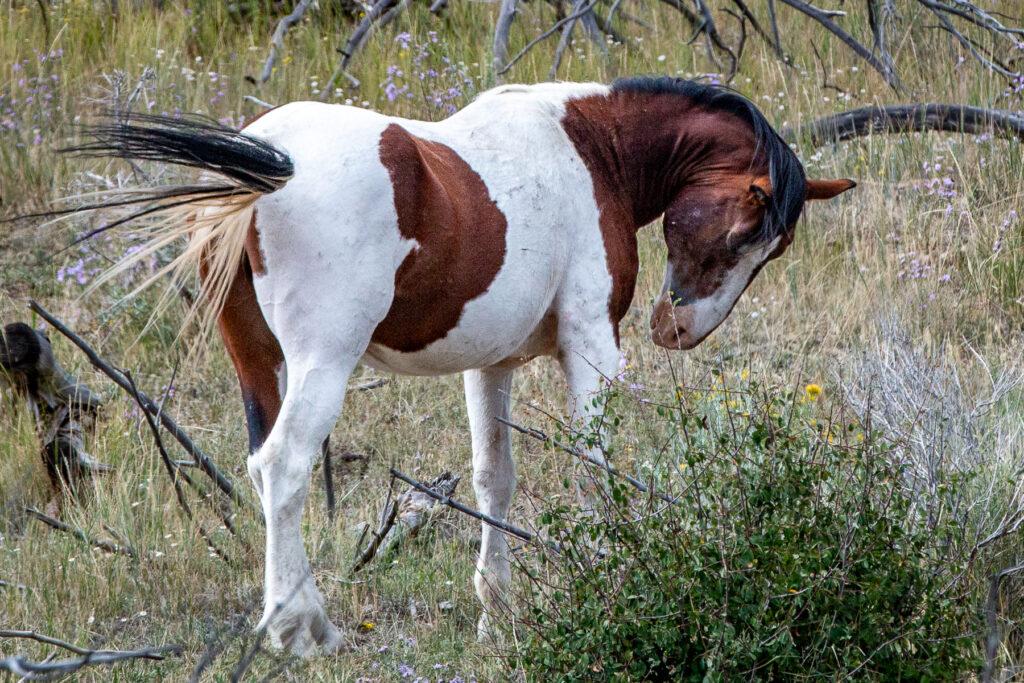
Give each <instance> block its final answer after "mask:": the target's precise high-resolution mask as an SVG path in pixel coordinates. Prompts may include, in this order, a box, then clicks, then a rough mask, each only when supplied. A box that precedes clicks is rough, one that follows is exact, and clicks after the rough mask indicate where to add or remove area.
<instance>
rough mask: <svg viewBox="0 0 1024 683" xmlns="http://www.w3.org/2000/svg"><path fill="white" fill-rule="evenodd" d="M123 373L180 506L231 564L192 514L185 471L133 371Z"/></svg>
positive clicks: (161, 403) (207, 541)
mask: <svg viewBox="0 0 1024 683" xmlns="http://www.w3.org/2000/svg"><path fill="white" fill-rule="evenodd" d="M175 372H177V369H175ZM122 374H123V375H124V377H125V379H126V380H128V386H129V388H130V391H129V393H130V395H131V397H132V398H133V399H135V403H136V404H137V405H138V406H139V408H140V409H141V410H142V414H143V415H144V416H145V418H146V424H147V425H149V430H150V432H151V433H152V434H153V440H154V441H155V442H156V448H157V450H158V451H159V452H160V461H161V462H162V463H163V465H164V469H165V470H166V471H167V476H169V477H170V478H171V485H172V486H173V487H174V495H175V497H176V498H177V500H178V506H179V507H180V508H181V509H182V511H183V512H184V513H185V517H187V518H188V520H189V521H191V522H192V523H193V524H195V526H196V531H198V532H199V535H200V536H202V537H203V540H204V541H206V544H207V545H208V546H209V547H210V549H212V550H213V552H214V554H216V555H217V557H219V558H220V559H222V560H224V561H225V562H227V563H228V564H231V560H230V559H229V558H228V556H227V554H225V553H224V551H223V550H221V549H220V547H219V546H218V545H217V544H216V543H215V542H214V540H213V537H212V536H211V535H210V532H208V531H207V530H206V527H204V526H203V524H202V523H201V522H200V521H199V520H197V519H196V518H195V515H194V514H192V506H190V505H189V504H188V499H187V498H186V497H185V491H184V490H183V489H182V486H181V481H180V478H182V475H184V473H183V472H181V471H180V470H178V468H177V467H176V466H175V465H174V461H173V460H171V456H170V455H168V453H167V448H166V447H165V446H164V440H163V438H162V437H161V436H160V427H158V426H157V423H156V420H155V419H154V418H153V416H152V415H151V414H150V413H149V411H148V410H146V409H145V406H143V405H142V397H141V396H140V395H139V389H138V387H137V386H136V385H135V380H134V379H133V378H132V375H131V373H130V372H128V371H127V370H123V371H122ZM173 384H174V378H173V377H172V378H171V382H170V384H169V385H168V386H172V385H173ZM162 413H163V401H161V402H160V407H159V410H158V414H162ZM187 476H188V475H184V478H187Z"/></svg>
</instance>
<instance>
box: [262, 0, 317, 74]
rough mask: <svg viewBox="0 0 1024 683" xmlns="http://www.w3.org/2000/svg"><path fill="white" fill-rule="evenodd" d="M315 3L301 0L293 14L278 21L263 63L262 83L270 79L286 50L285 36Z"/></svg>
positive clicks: (309, 0) (311, 0) (310, 0)
mask: <svg viewBox="0 0 1024 683" xmlns="http://www.w3.org/2000/svg"><path fill="white" fill-rule="evenodd" d="M312 4H313V0H299V2H298V3H297V4H296V5H295V9H293V10H292V11H291V14H289V15H287V16H285V17H284V18H282V19H281V21H279V22H277V28H275V29H274V35H273V36H271V38H270V54H269V55H268V56H267V61H266V62H265V63H264V64H263V71H262V72H261V73H260V79H259V82H260V84H261V85H262V84H263V83H266V82H267V81H269V80H270V77H271V75H273V73H274V67H275V66H276V65H277V58H278V57H279V56H280V54H281V53H282V52H284V36H285V34H286V33H288V31H289V30H290V29H291V27H292V26H294V25H295V24H297V23H299V22H300V21H302V17H303V16H305V14H306V10H308V9H309V6H310V5H312Z"/></svg>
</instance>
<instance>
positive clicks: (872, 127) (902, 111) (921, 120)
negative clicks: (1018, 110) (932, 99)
mask: <svg viewBox="0 0 1024 683" xmlns="http://www.w3.org/2000/svg"><path fill="white" fill-rule="evenodd" d="M990 130H991V131H993V132H995V133H998V134H1000V135H1002V136H1004V137H1009V138H1017V139H1018V140H1024V117H1020V116H1017V115H1015V114H1011V113H1010V112H1006V111H1000V110H997V109H983V108H981V107H969V106H966V105H960V104H937V103H930V104H923V103H922V104H900V105H895V106H891V107H883V106H870V107H861V108H859V109H851V110H850V111H844V112H841V113H839V114H833V115H831V116H825V117H823V118H820V119H816V120H814V121H811V122H809V123H805V124H803V125H800V126H796V127H793V126H790V127H787V128H783V129H782V131H781V132H780V135H782V137H783V139H785V140H787V141H790V142H792V141H796V140H799V139H800V138H804V137H807V138H810V141H811V144H813V145H815V146H820V145H825V144H829V143H833V142H842V141H843V140H850V139H852V138H856V137H861V136H864V135H870V134H872V133H907V132H911V131H945V132H950V133H969V134H978V133H983V132H988V131H990Z"/></svg>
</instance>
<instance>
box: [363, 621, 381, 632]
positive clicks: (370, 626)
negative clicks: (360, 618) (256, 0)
mask: <svg viewBox="0 0 1024 683" xmlns="http://www.w3.org/2000/svg"><path fill="white" fill-rule="evenodd" d="M375 628H377V624H375V623H373V622H372V621H364V622H362V623H361V624H359V630H360V631H362V632H363V633H366V632H367V631H372V630H373V629H375Z"/></svg>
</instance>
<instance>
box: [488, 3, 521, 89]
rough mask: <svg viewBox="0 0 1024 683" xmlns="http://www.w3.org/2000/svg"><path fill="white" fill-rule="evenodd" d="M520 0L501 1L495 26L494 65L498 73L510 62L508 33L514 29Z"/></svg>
mask: <svg viewBox="0 0 1024 683" xmlns="http://www.w3.org/2000/svg"><path fill="white" fill-rule="evenodd" d="M517 5H518V0H501V10H500V11H499V13H498V21H497V22H496V23H495V24H494V48H493V52H494V56H493V59H492V63H493V64H494V70H495V71H496V72H498V73H499V74H500V73H504V71H500V69H501V67H502V66H504V65H505V63H506V62H508V32H509V30H510V29H511V28H512V22H513V20H515V17H516V7H517Z"/></svg>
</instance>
